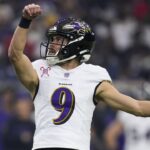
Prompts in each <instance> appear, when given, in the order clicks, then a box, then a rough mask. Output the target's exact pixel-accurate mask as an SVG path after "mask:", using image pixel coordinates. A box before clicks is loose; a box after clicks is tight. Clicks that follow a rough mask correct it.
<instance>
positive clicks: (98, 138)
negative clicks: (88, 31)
mask: <svg viewBox="0 0 150 150" xmlns="http://www.w3.org/2000/svg"><path fill="white" fill-rule="evenodd" d="M28 3H38V4H40V5H41V7H42V9H43V14H42V15H41V17H39V18H37V19H36V20H35V21H34V22H33V24H32V26H31V30H30V33H29V36H28V40H27V44H26V48H25V53H26V54H27V55H28V56H29V58H30V59H31V60H33V61H34V60H35V59H37V58H40V43H41V42H42V41H43V40H45V32H46V29H47V28H48V27H49V26H50V25H52V24H53V23H54V22H55V21H56V20H57V19H58V18H60V17H66V16H77V17H80V18H82V19H83V20H85V21H86V22H88V23H89V24H90V25H91V26H92V28H93V29H94V31H95V33H96V45H95V48H94V50H93V54H92V57H91V59H90V63H93V64H96V65H100V66H103V67H106V69H107V70H108V72H109V73H110V75H111V77H112V80H113V81H114V84H115V85H116V86H117V87H118V89H119V90H120V91H122V92H124V93H126V94H128V95H131V96H134V97H136V98H150V90H149V89H150V84H149V83H150V15H149V14H150V0H30V1H29V0H24V1H18V0H11V1H9V0H0V85H1V86H0V150H31V145H32V135H33V133H34V123H33V122H34V121H33V106H32V103H31V98H30V96H29V95H28V93H27V91H26V90H25V89H24V87H22V86H21V84H20V83H19V82H18V79H17V78H16V75H15V72H14V70H13V68H12V66H11V64H10V62H9V60H8V56H7V52H8V47H9V43H10V40H11V38H12V34H13V32H14V30H15V28H16V26H17V25H18V22H19V20H20V17H21V14H22V9H23V7H24V6H25V5H26V4H28ZM98 114H101V115H100V116H99V115H98ZM115 114H116V112H115V111H114V110H111V109H110V108H108V107H107V106H105V105H104V104H100V106H98V107H97V108H96V110H95V112H94V116H93V123H92V127H93V128H92V140H91V150H107V149H108V148H107V144H105V141H104V136H103V135H104V134H105V133H104V132H105V130H106V129H107V126H108V125H109V124H110V122H111V121H112V120H114V119H115ZM120 143H121V142H120ZM121 149H122V148H121Z"/></svg>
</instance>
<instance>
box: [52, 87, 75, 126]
mask: <svg viewBox="0 0 150 150" xmlns="http://www.w3.org/2000/svg"><path fill="white" fill-rule="evenodd" d="M51 103H52V106H53V107H54V108H55V110H56V111H59V112H61V114H60V115H59V117H58V118H55V119H53V123H54V124H55V125H60V124H64V123H65V122H66V121H68V120H69V118H70V117H71V115H72V113H73V111H74V107H75V96H74V94H73V92H72V91H71V90H70V89H68V88H66V87H60V88H58V89H56V90H55V91H54V93H53V95H52V98H51Z"/></svg>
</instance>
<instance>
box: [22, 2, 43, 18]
mask: <svg viewBox="0 0 150 150" xmlns="http://www.w3.org/2000/svg"><path fill="white" fill-rule="evenodd" d="M22 13H23V15H22V16H23V17H24V18H26V19H29V20H32V19H34V18H35V17H37V16H39V15H40V14H41V13H42V9H41V7H40V6H39V5H36V4H29V5H26V6H25V7H24V9H23V11H22Z"/></svg>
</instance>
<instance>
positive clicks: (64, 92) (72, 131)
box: [8, 4, 150, 150]
mask: <svg viewBox="0 0 150 150" xmlns="http://www.w3.org/2000/svg"><path fill="white" fill-rule="evenodd" d="M41 13H42V10H41V7H40V6H39V5H36V4H29V5H26V6H25V7H24V9H23V15H22V18H21V21H20V23H19V25H18V27H17V28H16V30H15V32H14V35H13V38H12V40H11V44H10V46H9V54H8V55H9V58H10V60H11V62H12V64H13V66H14V68H15V70H16V73H17V76H18V78H19V79H20V81H21V82H22V84H23V85H24V86H25V87H26V88H27V89H28V90H29V91H30V93H31V95H32V97H33V99H34V106H35V123H36V131H35V135H34V143H33V150H38V149H41V150H46V149H49V150H56V148H57V149H59V150H63V149H65V150H69V149H73V150H89V149H90V126H91V120H92V115H93V110H94V108H95V105H94V104H96V103H98V101H99V100H100V99H101V100H103V101H104V102H105V103H107V104H108V105H110V106H111V107H113V108H116V109H120V110H123V111H126V112H129V113H132V114H134V115H138V116H150V102H148V101H137V100H135V99H133V98H131V97H129V96H126V95H123V94H121V93H120V92H119V91H118V90H117V89H116V88H115V87H114V86H113V85H112V83H111V78H110V76H109V74H108V72H107V71H106V69H105V68H102V67H100V66H94V65H92V64H86V63H84V62H86V61H87V60H88V59H89V58H90V56H91V52H92V48H93V45H94V42H95V35H94V33H93V31H92V29H91V28H90V26H89V25H88V24H87V23H85V22H84V21H82V20H80V19H74V18H64V19H60V20H58V21H57V22H56V23H55V24H54V25H53V26H52V27H49V29H48V31H47V35H46V37H47V41H46V42H43V43H41V47H42V46H44V47H45V56H44V58H42V59H39V60H37V61H35V62H33V63H31V61H30V60H29V58H28V57H27V56H26V55H25V54H24V53H23V50H24V48H25V44H26V40H27V35H28V32H29V26H30V24H31V22H32V21H33V20H34V18H35V17H37V16H39V15H40V14H41ZM42 50H43V48H42ZM93 99H94V101H93ZM95 99H96V100H95Z"/></svg>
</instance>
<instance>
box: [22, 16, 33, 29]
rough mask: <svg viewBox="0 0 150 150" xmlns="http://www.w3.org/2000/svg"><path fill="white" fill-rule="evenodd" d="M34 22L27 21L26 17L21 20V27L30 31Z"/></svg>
mask: <svg viewBox="0 0 150 150" xmlns="http://www.w3.org/2000/svg"><path fill="white" fill-rule="evenodd" d="M31 21H32V20H29V19H26V18H24V17H22V18H21V20H20V23H19V27H21V28H25V29H28V28H29V26H30V24H31Z"/></svg>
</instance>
